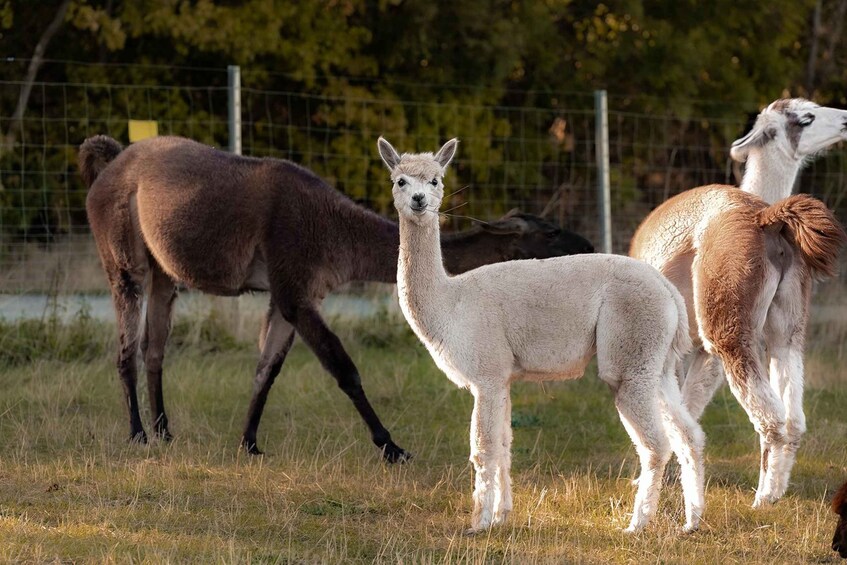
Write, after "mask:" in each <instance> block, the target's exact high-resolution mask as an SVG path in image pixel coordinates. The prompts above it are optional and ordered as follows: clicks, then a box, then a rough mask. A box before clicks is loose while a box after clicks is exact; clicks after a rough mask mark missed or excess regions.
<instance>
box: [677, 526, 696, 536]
mask: <svg viewBox="0 0 847 565" xmlns="http://www.w3.org/2000/svg"><path fill="white" fill-rule="evenodd" d="M699 529H700V524H685V525H684V526H683V527H682V530H680V533H681V534H683V535H688V534H693V533H694V532H696V531H697V530H699Z"/></svg>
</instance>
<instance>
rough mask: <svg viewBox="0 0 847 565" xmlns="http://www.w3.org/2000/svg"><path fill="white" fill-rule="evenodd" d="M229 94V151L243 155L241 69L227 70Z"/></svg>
mask: <svg viewBox="0 0 847 565" xmlns="http://www.w3.org/2000/svg"><path fill="white" fill-rule="evenodd" d="M226 70H227V77H228V79H229V80H228V89H227V91H228V93H229V96H228V98H229V150H230V151H231V152H233V153H235V154H236V155H241V67H239V66H238V65H229V66H228V67H227V68H226Z"/></svg>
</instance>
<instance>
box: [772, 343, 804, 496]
mask: <svg viewBox="0 0 847 565" xmlns="http://www.w3.org/2000/svg"><path fill="white" fill-rule="evenodd" d="M770 376H771V386H774V387H778V388H777V391H778V394H780V395H781V397H782V402H783V405H784V406H785V429H786V442H785V444H784V445H783V447H782V457H781V458H779V463H780V465H779V467H778V468H774V469H772V473H773V478H772V481H773V484H772V486H771V487H770V495H771V497H773V498H774V499H779V498H781V497H782V496H783V495H784V494H785V491H786V490H787V489H788V479H789V478H790V476H791V469H792V468H793V467H794V460H795V458H796V456H797V450H798V449H799V448H800V440H801V438H802V437H803V434H804V433H805V432H806V415H805V414H804V413H803V350H802V347H787V348H780V349H775V350H774V351H772V352H771V363H770Z"/></svg>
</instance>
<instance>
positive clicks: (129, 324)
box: [107, 268, 147, 443]
mask: <svg viewBox="0 0 847 565" xmlns="http://www.w3.org/2000/svg"><path fill="white" fill-rule="evenodd" d="M107 273H108V276H109V283H110V286H111V289H112V302H113V304H114V306H115V317H116V318H117V322H118V362H117V365H118V375H119V376H120V379H121V384H123V388H124V398H125V399H126V405H127V409H128V411H129V439H130V441H136V442H139V443H146V442H147V434H146V433H145V432H144V426H143V425H142V424H141V415H140V413H139V409H138V393H137V391H136V385H137V382H138V365H137V362H136V354H137V352H138V341H139V340H138V330H139V322H140V320H141V299H142V298H141V297H142V290H143V289H142V284H143V282H144V277H143V276H141V275H137V274H136V275H133V274H131V273H130V272H129V271H127V270H124V269H119V268H115V270H112V269H108V270H107Z"/></svg>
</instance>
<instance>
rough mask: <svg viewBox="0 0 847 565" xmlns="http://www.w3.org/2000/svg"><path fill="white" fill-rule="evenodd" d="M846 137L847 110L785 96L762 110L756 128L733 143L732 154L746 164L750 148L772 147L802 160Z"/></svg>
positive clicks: (796, 159)
mask: <svg viewBox="0 0 847 565" xmlns="http://www.w3.org/2000/svg"><path fill="white" fill-rule="evenodd" d="M843 140H847V110H838V109H836V108H827V107H826V106H818V105H817V104H815V103H814V102H810V101H809V100H805V99H803V98H784V99H781V100H776V101H774V102H772V103H771V104H770V105H769V106H768V107H767V108H765V109H764V110H762V111H761V113H760V114H759V116H758V117H757V118H756V123H755V124H754V125H753V129H751V130H750V132H749V133H748V134H747V135H745V136H744V137H742V138H741V139H737V140H735V141H734V142H733V144H732V148H731V149H730V155H731V156H732V158H733V159H735V160H736V161H739V162H742V163H743V162H744V161H746V160H747V157H748V155H749V154H750V151H751V150H755V149H757V148H765V147H773V148H776V149H778V150H779V151H780V152H781V153H782V154H783V155H785V156H786V157H787V158H789V159H792V160H794V161H802V160H804V159H806V158H808V157H811V156H813V155H814V154H815V153H818V152H820V151H823V150H825V149H827V148H829V147H830V146H831V145H833V144H835V143H837V142H839V141H843Z"/></svg>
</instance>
